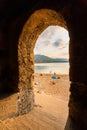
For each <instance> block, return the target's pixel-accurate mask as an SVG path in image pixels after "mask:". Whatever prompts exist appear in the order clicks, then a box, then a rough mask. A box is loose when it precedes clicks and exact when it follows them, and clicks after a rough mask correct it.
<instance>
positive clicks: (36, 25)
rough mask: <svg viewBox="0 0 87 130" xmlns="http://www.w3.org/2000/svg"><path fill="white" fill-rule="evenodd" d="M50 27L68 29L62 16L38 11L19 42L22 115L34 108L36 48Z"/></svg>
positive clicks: (25, 27) (24, 29) (30, 20)
mask: <svg viewBox="0 0 87 130" xmlns="http://www.w3.org/2000/svg"><path fill="white" fill-rule="evenodd" d="M50 25H60V26H63V27H66V23H65V21H64V19H63V17H62V16H61V15H60V14H58V13H56V12H55V11H53V10H49V9H42V10H38V11H35V12H34V13H33V14H32V15H31V16H30V18H29V19H28V20H27V22H26V23H25V25H24V27H23V29H22V32H21V34H20V37H19V41H18V63H19V89H20V94H19V101H20V102H19V105H18V106H19V107H18V109H19V110H18V111H19V113H20V114H22V113H25V112H26V111H29V110H30V109H31V108H32V106H33V103H34V102H33V98H34V97H33V96H32V85H33V74H34V46H35V42H36V40H37V38H38V36H39V34H40V33H41V32H42V31H43V30H44V29H46V28H47V27H48V26H50ZM27 90H29V91H27ZM29 92H30V93H29ZM27 93H28V94H27ZM30 104H31V105H30ZM26 106H27V107H26ZM28 106H29V107H28ZM23 108H24V109H23Z"/></svg>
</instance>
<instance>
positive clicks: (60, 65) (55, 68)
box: [34, 62, 69, 74]
mask: <svg viewBox="0 0 87 130" xmlns="http://www.w3.org/2000/svg"><path fill="white" fill-rule="evenodd" d="M34 72H35V73H48V74H49V73H56V74H69V62H57V63H37V64H36V63H35V64H34Z"/></svg>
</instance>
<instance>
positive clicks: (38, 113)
mask: <svg viewBox="0 0 87 130" xmlns="http://www.w3.org/2000/svg"><path fill="white" fill-rule="evenodd" d="M52 76H53V74H34V83H33V91H34V94H35V106H34V109H33V110H31V112H29V113H28V114H26V115H23V116H19V117H10V118H9V116H6V117H7V118H5V119H4V120H2V121H0V130H65V125H66V122H67V118H68V100H69V86H70V82H69V76H68V75H59V74H56V76H57V77H58V78H57V79H52ZM16 97H17V94H14V95H11V96H10V97H7V99H4V100H2V101H0V103H1V102H2V103H3V104H6V102H7V103H8V106H9V107H10V106H11V109H10V110H8V109H7V111H6V113H7V112H8V113H10V112H11V113H12V110H13V112H14V110H15V105H14V103H13V106H14V107H12V102H14V100H16ZM9 98H10V100H9ZM7 108H8V107H7ZM3 113H4V111H3ZM3 113H2V114H1V115H5V113H4V114H3ZM10 115H11V114H10Z"/></svg>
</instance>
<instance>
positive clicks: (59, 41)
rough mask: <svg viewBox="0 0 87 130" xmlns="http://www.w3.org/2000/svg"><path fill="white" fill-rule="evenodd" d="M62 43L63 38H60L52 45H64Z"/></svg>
mask: <svg viewBox="0 0 87 130" xmlns="http://www.w3.org/2000/svg"><path fill="white" fill-rule="evenodd" d="M62 44H63V40H62V39H58V40H56V41H55V42H53V43H52V45H53V46H54V47H60V46H62Z"/></svg>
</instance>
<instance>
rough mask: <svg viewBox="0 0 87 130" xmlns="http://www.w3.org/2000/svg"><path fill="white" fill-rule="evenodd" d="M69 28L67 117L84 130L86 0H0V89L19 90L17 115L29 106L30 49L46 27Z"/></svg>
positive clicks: (86, 125)
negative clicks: (68, 96) (69, 93)
mask: <svg viewBox="0 0 87 130" xmlns="http://www.w3.org/2000/svg"><path fill="white" fill-rule="evenodd" d="M51 25H59V26H61V27H64V28H66V29H67V30H68V31H69V36H70V43H69V57H70V59H69V61H70V73H69V75H70V81H71V84H70V92H71V95H70V100H69V117H70V118H72V119H73V120H74V121H75V123H76V124H77V126H78V124H79V125H81V126H80V128H81V127H82V130H84V129H86V130H87V101H86V100H87V1H86V0H77V1H75V0H66V1H65V0H54V1H51V0H41V1H40V0H30V1H28V0H22V1H21V0H19V1H17V0H13V1H10V0H4V1H3V0H1V1H0V92H1V93H4V92H7V93H8V92H10V91H12V92H17V91H19V103H18V112H19V114H25V113H27V112H28V111H29V110H31V109H32V108H33V105H34V95H33V91H32V82H33V73H34V62H33V61H34V54H33V49H34V46H35V42H36V39H37V38H38V36H39V34H40V33H41V32H42V31H44V30H45V29H46V28H47V27H48V26H51Z"/></svg>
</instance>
